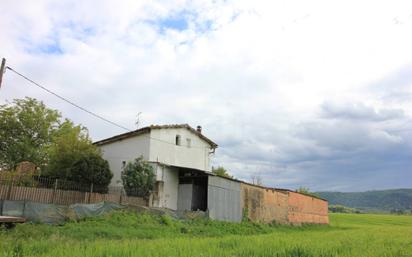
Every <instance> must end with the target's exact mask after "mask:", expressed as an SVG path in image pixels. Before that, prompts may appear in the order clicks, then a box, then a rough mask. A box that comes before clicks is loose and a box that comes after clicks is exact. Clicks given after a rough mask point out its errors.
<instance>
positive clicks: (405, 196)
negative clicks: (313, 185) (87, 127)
mask: <svg viewBox="0 0 412 257" xmlns="http://www.w3.org/2000/svg"><path fill="white" fill-rule="evenodd" d="M316 193H317V194H318V195H319V196H320V197H321V198H324V199H326V200H328V201H329V204H330V205H343V206H347V207H351V208H356V209H361V210H366V211H384V212H390V211H394V210H402V211H410V210H412V189H391V190H379V191H367V192H351V193H342V192H316Z"/></svg>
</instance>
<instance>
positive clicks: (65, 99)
mask: <svg viewBox="0 0 412 257" xmlns="http://www.w3.org/2000/svg"><path fill="white" fill-rule="evenodd" d="M6 69H9V70H11V71H12V72H14V73H15V74H17V75H19V76H20V77H22V78H24V79H25V80H27V81H29V82H30V83H32V84H34V85H36V86H37V87H39V88H41V89H43V90H44V91H46V92H48V93H50V94H52V95H54V96H56V97H58V98H60V99H61V100H63V101H65V102H66V103H69V104H71V105H73V106H74V107H76V108H78V109H80V110H82V111H84V112H87V113H88V114H90V115H93V116H94V117H96V118H98V119H101V120H103V121H105V122H107V123H110V124H112V125H114V126H116V127H119V128H121V129H124V130H126V131H132V130H131V129H128V128H126V127H123V126H122V125H119V124H117V123H115V122H113V121H110V120H108V119H106V118H104V117H102V116H100V115H98V114H96V113H94V112H92V111H89V110H87V109H86V108H84V107H81V106H80V105H78V104H75V103H73V102H72V101H70V100H68V99H67V98H64V97H63V96H60V95H58V94H56V93H55V92H53V91H51V90H50V89H47V88H46V87H44V86H42V85H40V84H39V83H37V82H35V81H33V80H31V79H29V78H28V77H26V76H24V75H23V74H21V73H19V72H17V71H15V70H14V69H12V68H11V67H9V66H6Z"/></svg>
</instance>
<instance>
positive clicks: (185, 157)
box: [149, 128, 210, 171]
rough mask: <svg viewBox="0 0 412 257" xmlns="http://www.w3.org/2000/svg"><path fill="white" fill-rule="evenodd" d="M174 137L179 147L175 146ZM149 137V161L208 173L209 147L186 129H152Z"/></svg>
mask: <svg viewBox="0 0 412 257" xmlns="http://www.w3.org/2000/svg"><path fill="white" fill-rule="evenodd" d="M176 135H180V138H181V145H176ZM150 137H151V139H150V154H149V160H150V161H153V162H161V163H165V164H168V165H173V166H180V167H186V168H193V169H199V170H206V171H210V155H209V151H210V145H209V144H208V143H207V142H206V141H204V140H202V139H201V138H199V137H198V136H197V135H195V134H194V133H192V132H190V131H189V130H188V129H185V128H177V129H175V128H168V129H152V130H151V132H150ZM187 139H190V141H191V142H190V147H189V146H188V144H187Z"/></svg>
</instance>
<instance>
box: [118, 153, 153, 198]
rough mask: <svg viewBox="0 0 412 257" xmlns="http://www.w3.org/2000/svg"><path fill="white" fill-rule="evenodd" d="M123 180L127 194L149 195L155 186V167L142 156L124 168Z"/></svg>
mask: <svg viewBox="0 0 412 257" xmlns="http://www.w3.org/2000/svg"><path fill="white" fill-rule="evenodd" d="M122 182H123V187H124V189H125V191H126V193H127V195H132V196H139V197H148V196H149V194H150V192H151V191H152V190H153V188H154V185H155V182H156V175H155V173H154V169H153V167H152V166H151V165H150V164H149V163H148V162H147V161H145V160H143V157H142V156H141V157H139V158H136V159H135V160H134V161H133V162H128V163H127V164H126V166H125V167H124V168H123V170H122Z"/></svg>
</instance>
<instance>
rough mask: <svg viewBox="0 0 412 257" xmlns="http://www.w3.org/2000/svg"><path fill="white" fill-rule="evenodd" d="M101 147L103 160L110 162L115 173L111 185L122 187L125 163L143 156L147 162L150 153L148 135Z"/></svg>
mask: <svg viewBox="0 0 412 257" xmlns="http://www.w3.org/2000/svg"><path fill="white" fill-rule="evenodd" d="M99 147H100V149H101V150H102V153H103V158H104V159H105V160H107V161H108V162H109V166H110V170H111V171H112V172H113V178H112V181H111V183H110V185H111V186H121V185H122V183H121V172H122V165H123V161H125V162H126V163H127V162H129V161H133V160H134V159H136V158H137V157H139V156H141V155H143V158H144V159H145V160H147V159H148V158H149V152H150V149H149V148H150V140H149V137H148V134H146V136H135V137H130V138H127V139H124V140H120V141H115V142H112V143H110V144H106V145H102V146H99ZM119 181H120V182H119Z"/></svg>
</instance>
